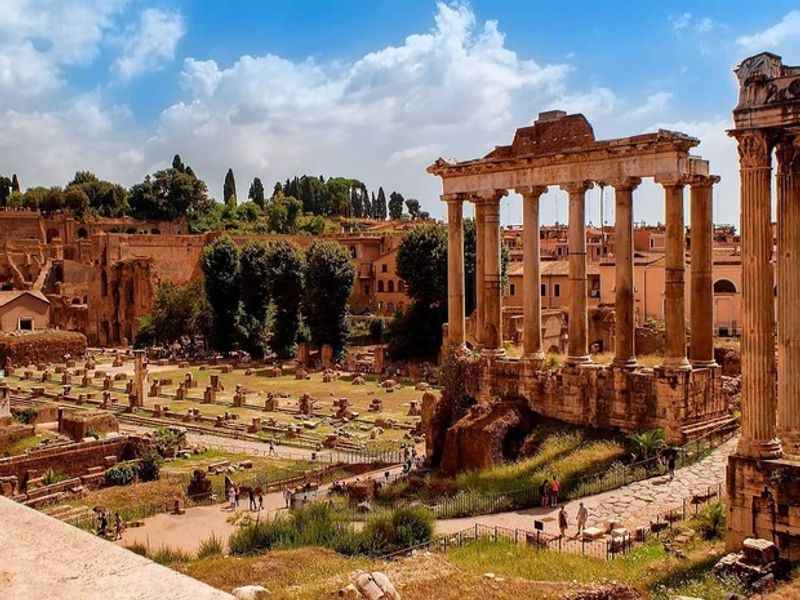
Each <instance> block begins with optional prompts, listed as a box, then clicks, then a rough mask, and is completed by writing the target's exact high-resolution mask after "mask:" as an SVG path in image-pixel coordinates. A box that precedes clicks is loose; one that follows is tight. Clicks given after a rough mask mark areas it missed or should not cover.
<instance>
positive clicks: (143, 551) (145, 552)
mask: <svg viewBox="0 0 800 600" xmlns="http://www.w3.org/2000/svg"><path fill="white" fill-rule="evenodd" d="M125 549H126V550H130V551H131V552H133V553H134V554H138V555H139V556H145V557H149V556H150V549H149V548H148V547H147V546H145V545H144V544H142V543H140V542H134V543H133V544H131V545H130V546H125Z"/></svg>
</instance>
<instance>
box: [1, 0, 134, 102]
mask: <svg viewBox="0 0 800 600" xmlns="http://www.w3.org/2000/svg"><path fill="white" fill-rule="evenodd" d="M125 4H126V0H72V1H69V2H64V1H60V0H4V1H3V2H2V3H0V99H3V98H4V99H6V100H9V99H30V98H32V97H36V96H40V95H42V94H46V93H49V92H52V91H53V90H55V89H58V88H59V87H61V86H62V85H63V83H64V69H65V68H66V67H70V66H75V65H84V64H88V63H89V62H91V61H92V60H93V59H94V58H95V57H96V56H97V54H98V52H99V47H100V44H101V43H102V41H103V38H104V36H105V34H106V33H107V31H108V30H109V29H110V28H111V27H112V25H113V19H114V17H115V16H116V15H117V14H119V13H120V12H121V10H122V9H123V8H124V6H125Z"/></svg>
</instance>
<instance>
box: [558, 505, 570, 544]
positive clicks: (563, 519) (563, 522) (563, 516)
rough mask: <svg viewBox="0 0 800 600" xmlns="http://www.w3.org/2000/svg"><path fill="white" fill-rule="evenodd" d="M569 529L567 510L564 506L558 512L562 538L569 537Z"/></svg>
mask: <svg viewBox="0 0 800 600" xmlns="http://www.w3.org/2000/svg"><path fill="white" fill-rule="evenodd" d="M567 527H568V524H567V510H566V509H565V508H564V507H563V506H562V507H561V510H559V511H558V530H559V531H560V532H561V537H562V538H563V537H566V535H567Z"/></svg>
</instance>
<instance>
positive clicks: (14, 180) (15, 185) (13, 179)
mask: <svg viewBox="0 0 800 600" xmlns="http://www.w3.org/2000/svg"><path fill="white" fill-rule="evenodd" d="M11 192H12V193H13V192H17V193H18V194H19V193H21V190H20V187H19V179H17V174H16V173H14V174H13V175H12V176H11Z"/></svg>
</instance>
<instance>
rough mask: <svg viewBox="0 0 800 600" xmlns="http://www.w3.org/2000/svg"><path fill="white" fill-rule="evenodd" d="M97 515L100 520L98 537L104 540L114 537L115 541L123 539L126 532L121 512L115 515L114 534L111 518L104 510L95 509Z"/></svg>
mask: <svg viewBox="0 0 800 600" xmlns="http://www.w3.org/2000/svg"><path fill="white" fill-rule="evenodd" d="M95 514H96V516H97V518H98V525H97V535H99V536H100V537H103V538H108V537H109V536H112V535H113V537H112V538H111V539H113V540H114V541H116V540H121V539H122V532H123V531H125V522H124V521H123V520H122V517H121V516H120V514H119V512H115V513H114V530H113V533H112V531H111V528H110V526H109V525H110V523H109V516H108V513H107V512H106V511H105V510H104V509H95Z"/></svg>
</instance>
